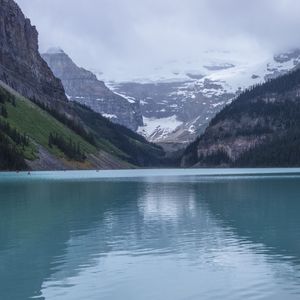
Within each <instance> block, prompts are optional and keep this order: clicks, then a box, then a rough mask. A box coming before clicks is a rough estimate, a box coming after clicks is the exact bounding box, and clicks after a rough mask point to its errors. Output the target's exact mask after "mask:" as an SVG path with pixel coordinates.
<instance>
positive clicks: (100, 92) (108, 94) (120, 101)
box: [42, 48, 143, 131]
mask: <svg viewBox="0 0 300 300" xmlns="http://www.w3.org/2000/svg"><path fill="white" fill-rule="evenodd" d="M42 56H43V58H44V59H45V61H46V62H47V63H48V65H49V67H50V68H51V69H52V71H53V73H54V74H55V76H57V77H58V78H60V79H61V81H62V83H63V85H64V88H65V91H66V93H67V95H68V96H69V98H70V100H72V101H76V102H79V103H81V104H84V105H86V106H88V107H90V108H91V109H93V110H94V111H95V112H98V113H101V114H102V115H103V116H104V117H106V118H108V119H110V120H111V121H112V122H114V123H117V124H121V125H124V126H126V127H127V128H130V129H132V130H134V131H136V130H137V129H138V127H139V126H141V125H143V117H142V114H141V111H140V105H139V102H137V101H133V100H131V99H126V98H124V97H122V96H120V95H118V94H116V93H114V92H112V91H111V90H110V89H109V88H108V87H107V86H106V85H105V84H104V82H102V81H99V80H98V79H97V77H96V75H94V74H93V73H91V72H90V71H87V70H85V69H83V68H80V67H78V66H77V65H76V64H75V63H74V62H73V61H72V60H71V58H70V57H69V56H68V55H67V54H66V53H64V52H63V51H62V50H61V49H54V48H53V49H50V50H49V51H48V52H47V53H45V54H43V55H42Z"/></svg>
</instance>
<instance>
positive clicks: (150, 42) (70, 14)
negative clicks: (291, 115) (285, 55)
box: [17, 0, 300, 79]
mask: <svg viewBox="0 0 300 300" xmlns="http://www.w3.org/2000/svg"><path fill="white" fill-rule="evenodd" d="M17 2H18V4H19V5H20V6H21V8H22V9H23V11H24V13H25V14H26V15H27V16H28V17H29V18H31V20H32V23H33V24H35V25H36V26H37V28H38V30H39V33H40V49H41V51H45V50H46V49H47V48H49V47H51V46H60V47H62V48H63V49H64V50H65V51H66V52H67V53H69V54H70V56H72V58H74V59H75V61H76V62H77V63H78V64H80V65H82V66H85V67H87V68H90V69H96V70H99V71H100V70H101V71H103V72H104V73H106V74H109V77H111V78H116V79H123V78H126V77H127V78H130V77H138V76H147V73H148V72H153V70H155V68H156V69H157V68H158V67H159V66H162V65H164V64H167V63H170V62H178V64H177V65H178V68H180V65H181V62H183V61H185V62H187V61H189V63H190V64H193V62H195V64H196V61H197V60H198V61H199V60H200V61H203V64H205V60H206V59H207V57H209V56H215V58H216V59H218V56H219V55H220V53H222V55H224V53H228V57H229V58H232V59H235V60H259V59H263V57H266V56H268V55H271V53H274V52H279V51H281V50H285V49H288V48H293V47H297V46H299V44H300V30H299V29H300V18H299V16H298V12H299V11H300V1H299V0H251V1H249V0H247V1H246V0H226V1H224V0H185V1H182V0H85V1H74V0H63V1H62V0H17ZM208 53H210V54H209V55H208ZM174 65H175V63H174Z"/></svg>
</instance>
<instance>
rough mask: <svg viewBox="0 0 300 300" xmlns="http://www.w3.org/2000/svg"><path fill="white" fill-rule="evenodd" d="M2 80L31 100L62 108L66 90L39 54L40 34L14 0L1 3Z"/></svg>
mask: <svg viewBox="0 0 300 300" xmlns="http://www.w3.org/2000/svg"><path fill="white" fill-rule="evenodd" d="M0 80H2V81H4V82H5V83H6V84H8V85H9V86H11V87H13V88H14V89H15V90H16V91H18V92H19V93H20V94H22V95H24V96H25V97H28V98H35V99H38V100H39V101H41V102H43V103H45V104H47V105H50V106H51V105H55V106H56V107H57V108H59V107H60V103H62V102H66V101H67V98H66V96H65V93H64V89H63V86H62V84H61V82H60V80H59V79H57V78H56V77H55V76H54V75H53V73H52V71H51V70H50V68H49V67H48V65H47V63H46V62H45V61H44V60H43V59H42V57H41V56H40V54H39V51H38V32H37V30H36V28H35V27H34V26H32V25H31V23H30V20H29V19H26V18H25V16H24V15H23V13H22V11H21V9H20V8H19V6H18V5H17V4H16V3H15V2H14V1H13V0H0Z"/></svg>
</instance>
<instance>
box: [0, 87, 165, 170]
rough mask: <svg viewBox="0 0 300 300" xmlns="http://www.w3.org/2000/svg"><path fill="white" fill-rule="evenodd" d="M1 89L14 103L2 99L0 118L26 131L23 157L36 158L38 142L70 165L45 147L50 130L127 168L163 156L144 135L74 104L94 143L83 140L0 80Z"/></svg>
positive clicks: (58, 153)
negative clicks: (3, 108) (27, 142)
mask: <svg viewBox="0 0 300 300" xmlns="http://www.w3.org/2000/svg"><path fill="white" fill-rule="evenodd" d="M1 90H2V91H6V92H9V94H10V95H14V97H15V99H16V106H14V105H13V104H12V103H10V102H6V104H5V107H6V109H7V112H8V118H3V117H2V116H0V119H1V120H4V121H7V122H8V123H9V124H10V125H11V127H13V128H16V129H17V130H18V132H19V133H22V134H26V135H27V136H29V137H30V140H31V143H30V145H29V146H28V147H25V149H20V150H21V151H22V152H23V154H24V156H25V158H26V159H29V160H34V159H36V158H38V147H37V146H38V145H41V146H43V147H44V148H45V149H47V151H48V152H49V153H51V154H53V155H54V156H56V157H58V158H60V159H62V160H63V161H68V163H69V164H70V160H68V159H67V158H66V157H65V155H64V154H63V153H62V152H61V151H60V150H59V149H58V148H56V147H52V148H51V147H49V145H48V138H49V135H50V133H58V134H59V135H61V136H63V137H64V138H65V139H68V138H71V139H72V140H73V141H74V142H75V143H79V144H80V146H81V149H82V150H84V151H85V153H86V154H94V155H96V156H97V154H98V153H99V150H102V151H104V152H106V153H109V154H111V155H112V156H113V157H116V161H118V162H122V161H123V162H124V163H125V162H126V165H128V167H130V166H134V165H140V166H151V165H152V166H153V165H159V164H160V163H161V161H162V159H163V156H164V152H163V151H162V149H160V148H159V147H157V146H156V145H153V144H151V143H148V142H147V141H146V140H145V139H144V138H142V137H141V136H139V135H137V134H136V133H134V132H132V131H130V130H128V129H127V128H125V127H122V126H118V125H115V124H113V123H111V122H110V121H108V120H107V119H105V118H103V117H101V116H100V115H99V114H96V113H94V112H92V111H90V110H87V109H86V108H84V107H81V106H78V105H76V104H75V103H74V104H71V105H73V106H74V109H75V110H76V111H77V113H78V115H79V116H80V117H81V118H82V119H83V121H84V123H85V126H86V127H87V129H88V130H91V131H92V132H93V133H94V135H95V137H96V142H97V146H93V145H91V144H90V143H88V142H86V141H85V140H84V139H83V138H82V137H80V136H79V135H78V134H76V133H75V132H73V131H72V130H71V129H69V128H68V127H66V126H65V125H64V124H62V123H61V122H59V121H58V120H56V119H55V118H54V117H53V116H52V115H50V114H49V113H48V112H46V111H45V110H43V109H42V108H40V107H39V106H37V105H36V104H34V103H33V102H31V101H29V100H28V99H26V98H24V97H22V96H21V95H19V94H18V93H16V92H15V91H14V90H13V89H11V88H10V87H8V86H7V85H5V84H4V83H2V82H0V92H1ZM71 163H72V162H71ZM77 166H78V162H76V163H75V162H74V167H77ZM82 167H83V168H90V167H91V165H89V164H86V165H82Z"/></svg>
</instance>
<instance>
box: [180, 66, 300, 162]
mask: <svg viewBox="0 0 300 300" xmlns="http://www.w3.org/2000/svg"><path fill="white" fill-rule="evenodd" d="M299 149H300V70H296V71H294V72H291V73H289V74H287V75H284V76H282V77H279V78H277V79H273V80H271V81H268V82H266V83H265V84H262V85H259V86H256V87H254V88H252V89H249V90H247V91H245V92H244V93H242V94H241V95H240V96H239V97H238V98H237V99H236V100H235V101H234V102H233V103H232V104H230V105H228V106H227V107H225V108H224V109H223V110H222V111H221V112H220V113H219V114H218V115H217V116H216V117H215V118H214V119H213V120H212V122H211V123H210V125H209V127H208V128H207V129H206V131H205V133H204V134H203V135H202V136H201V137H200V138H199V139H198V140H197V141H195V142H194V143H193V144H191V145H190V146H189V147H188V149H187V150H186V151H185V154H184V156H183V158H182V166H191V165H194V166H199V167H200V166H219V167H220V166H238V167H239V166H249V167H257V166H298V165H299V163H300V161H299V159H298V158H299V157H300V152H299Z"/></svg>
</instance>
